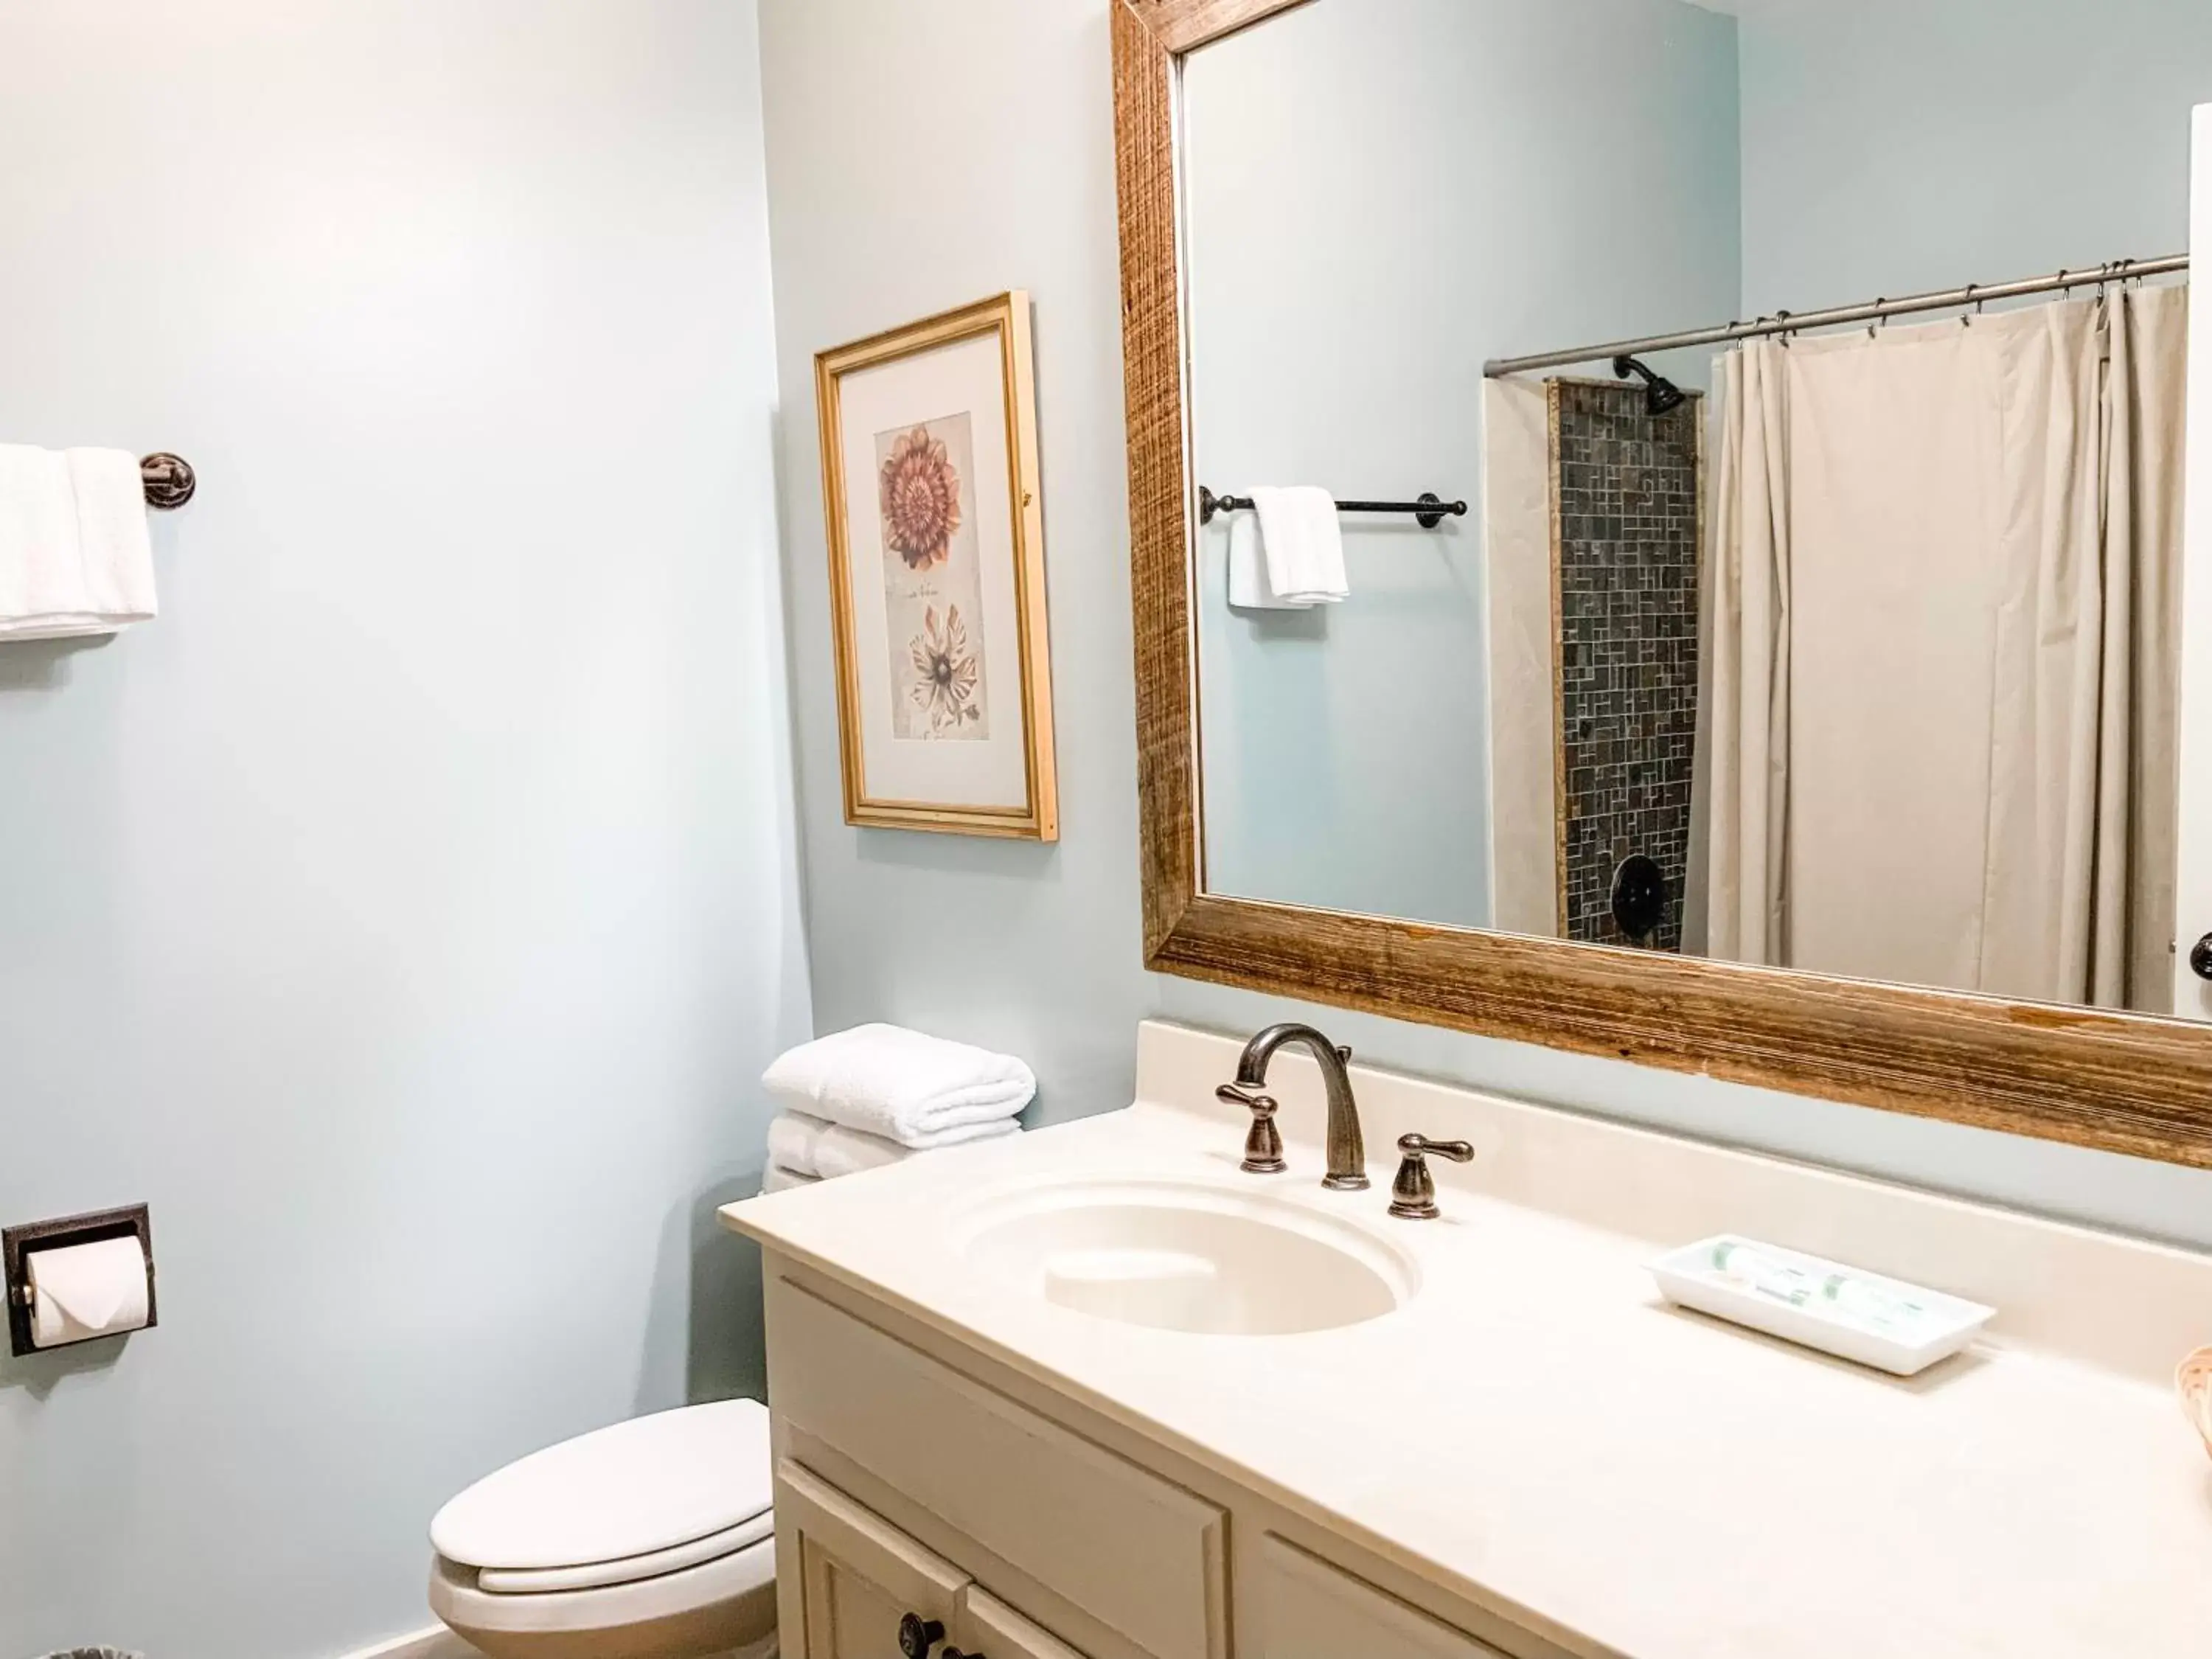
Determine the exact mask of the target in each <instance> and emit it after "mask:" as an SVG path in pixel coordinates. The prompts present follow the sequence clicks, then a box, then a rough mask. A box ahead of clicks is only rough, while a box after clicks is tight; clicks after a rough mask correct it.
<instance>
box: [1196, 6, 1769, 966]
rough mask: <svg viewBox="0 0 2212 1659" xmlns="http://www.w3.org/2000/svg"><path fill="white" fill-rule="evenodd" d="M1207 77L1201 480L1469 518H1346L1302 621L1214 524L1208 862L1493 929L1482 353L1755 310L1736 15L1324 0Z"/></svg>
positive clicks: (1222, 49)
mask: <svg viewBox="0 0 2212 1659" xmlns="http://www.w3.org/2000/svg"><path fill="white" fill-rule="evenodd" d="M1183 88H1184V95H1183V105H1184V122H1185V129H1184V141H1183V142H1184V150H1183V154H1184V158H1185V187H1184V188H1185V203H1186V216H1187V220H1188V248H1189V252H1188V272H1189V283H1190V295H1191V317H1192V327H1191V388H1192V390H1191V409H1192V411H1193V416H1194V418H1193V429H1192V438H1193V443H1194V456H1195V465H1196V469H1197V477H1199V478H1200V480H1201V481H1203V482H1206V483H1210V484H1212V487H1213V488H1214V489H1217V490H1242V489H1245V488H1246V487H1248V486H1249V485H1250V484H1253V483H1313V484H1320V485H1322V486H1324V487H1326V488H1328V489H1332V490H1333V491H1334V493H1335V494H1337V495H1340V496H1393V497H1399V498H1410V497H1412V496H1414V495H1419V494H1420V493H1422V491H1424V490H1431V489H1432V490H1435V491H1437V493H1438V494H1440V495H1443V496H1445V497H1447V498H1448V499H1462V498H1463V499H1465V500H1466V501H1468V503H1469V504H1470V506H1471V507H1472V508H1473V511H1472V513H1470V515H1469V516H1468V517H1467V518H1465V519H1462V520H1448V521H1447V522H1446V524H1445V525H1444V526H1443V528H1442V529H1441V530H1439V531H1437V532H1425V531H1423V530H1421V529H1420V528H1419V527H1418V526H1415V525H1413V524H1412V523H1411V522H1410V521H1408V520H1389V519H1360V518H1347V519H1346V520H1345V543H1346V564H1347V566H1348V573H1349V577H1350V581H1351V586H1352V595H1353V597H1352V602H1351V603H1350V604H1347V605H1342V606H1339V607H1336V608H1334V609H1329V610H1326V611H1311V612H1304V613H1283V612H1275V613H1266V612H1251V611H1231V610H1229V608H1228V605H1227V549H1228V534H1229V520H1228V519H1227V518H1221V519H1218V520H1216V521H1215V523H1214V525H1213V526H1212V528H1211V529H1210V530H1209V531H1207V532H1206V534H1205V537H1204V540H1203V545H1202V551H1201V557H1200V605H1199V609H1198V613H1197V614H1198V622H1199V638H1200V685H1201V698H1200V702H1201V705H1202V708H1203V712H1204V716H1205V721H1206V861H1207V875H1208V880H1209V884H1210V885H1211V886H1212V888H1213V889H1214V890H1217V891H1220V892H1225V893H1233V894H1238V895H1242V896H1251V897H1259V898H1267V899H1275V900H1279V901H1283V902H1290V903H1297V904H1311V905H1317V906H1320V907H1322V908H1332V909H1344V910H1360V911H1367V912H1370V913H1378V914H1382V915H1401V916H1408V917H1413V918H1415V919H1417V920H1420V921H1436V922H1445V923H1455V924H1458V925H1462V926H1467V927H1481V926H1485V925H1486V924H1487V923H1488V922H1489V921H1490V920H1491V916H1492V907H1491V895H1490V817H1491V800H1490V780H1489V769H1490V762H1489V756H1488V753H1487V736H1488V732H1489V729H1490V710H1489V691H1488V687H1489V680H1490V671H1489V660H1488V643H1487V630H1486V622H1485V617H1484V586H1485V584H1484V566H1483V554H1482V522H1483V520H1482V453H1483V439H1482V381H1481V374H1482V365H1483V363H1484V362H1485V361H1486V359H1488V358H1491V357H1496V356H1513V355H1515V354H1516V353H1521V352H1526V351H1531V350H1538V349H1546V348H1548V347H1551V346H1555V345H1559V344H1562V343H1575V342H1578V341H1583V340H1605V339H1620V338H1622V337H1627V336H1633V335H1637V334H1648V333H1651V332H1655V331H1661V330H1664V329H1669V328H1674V327H1677V326H1679V325H1681V323H1682V322H1683V320H1684V319H1706V318H1713V317H1726V316H1730V315H1733V314H1734V313H1735V307H1736V305H1737V301H1738V298H1739V294H1738V285H1739V270H1740V264H1741V260H1740V252H1739V249H1738V246H1737V234H1738V228H1739V225H1740V223H1741V199H1740V196H1739V192H1738V190H1737V182H1736V165H1737V156H1738V149H1739V147H1738V141H1737V132H1736V112H1735V106H1736V59H1735V22H1734V21H1733V20H1732V19H1729V18H1727V17H1723V16H1720V15H1717V14H1715V13H1713V12H1711V11H1704V10H1700V9H1698V8H1696V7H1694V6H1690V5H1686V4H1683V3H1680V0H1362V3H1359V4H1357V5H1345V4H1334V5H1331V4H1322V5H1312V6H1307V7H1304V8H1302V9H1297V10H1295V11H1291V12H1289V13H1286V14H1285V15H1282V16H1280V17H1279V18H1275V19H1273V20H1271V21H1269V22H1268V23H1267V25H1266V26H1265V27H1260V28H1255V29H1249V30H1246V31H1244V32H1243V33H1240V34H1236V35H1232V36H1231V37H1230V38H1229V39H1227V40H1223V41H1220V42H1218V43H1216V44H1215V45H1213V46H1208V47H1206V49H1205V50H1204V51H1202V52H1196V53H1194V54H1193V55H1192V57H1191V58H1190V60H1189V62H1188V66H1187V68H1186V70H1185V74H1184V82H1183ZM1589 372H1591V373H1595V374H1604V373H1606V372H1607V370H1606V367H1605V365H1603V364H1595V365H1592V366H1591V367H1590V370H1589Z"/></svg>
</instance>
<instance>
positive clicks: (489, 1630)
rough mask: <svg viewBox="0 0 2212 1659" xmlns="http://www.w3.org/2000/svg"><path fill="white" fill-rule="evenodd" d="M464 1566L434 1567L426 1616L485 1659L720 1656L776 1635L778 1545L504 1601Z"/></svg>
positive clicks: (770, 1541)
mask: <svg viewBox="0 0 2212 1659" xmlns="http://www.w3.org/2000/svg"><path fill="white" fill-rule="evenodd" d="M476 1577H477V1575H476V1573H475V1571H474V1570H473V1569H471V1568H468V1567H463V1566H458V1565H455V1564H454V1563H453V1562H451V1561H448V1560H446V1559H443V1558H442V1557H441V1558H437V1559H434V1560H433V1562H432V1563H431V1568H430V1594H429V1601H430V1610H431V1612H433V1613H436V1614H437V1615H438V1617H439V1618H440V1619H441V1620H443V1621H444V1622H445V1624H446V1625H447V1626H449V1627H450V1628H451V1629H453V1631H455V1632H459V1634H460V1635H461V1636H462V1637H464V1638H466V1639H467V1640H468V1641H469V1642H470V1643H471V1644H473V1645H474V1646H475V1647H476V1648H477V1649H478V1650H481V1651H482V1652H483V1653H486V1654H489V1655H490V1656H492V1659H671V1656H678V1655H684V1654H721V1653H727V1652H729V1651H731V1650H734V1649H740V1648H744V1647H746V1646H748V1645H749V1644H753V1643H757V1642H760V1641H762V1640H763V1639H764V1638H769V1637H770V1636H772V1635H773V1634H774V1632H775V1539H774V1538H773V1537H770V1538H764V1539H763V1540H762V1541H760V1542H759V1543H757V1544H755V1545H753V1546H752V1547H750V1548H749V1549H742V1550H739V1551H738V1552H737V1553H735V1554H732V1555H726V1556H723V1557H721V1558H720V1559H719V1560H714V1561H707V1562H702V1564H701V1565H698V1566H696V1567H685V1568H683V1569H681V1570H679V1571H675V1572H667V1573H663V1574H661V1575H660V1576H659V1577H657V1578H644V1579H640V1580H639V1581H638V1582H636V1583H629V1584H613V1585H609V1586H607V1587H605V1588H603V1589H578V1590H547V1591H544V1592H542V1593H540V1594H538V1595H495V1594H493V1593H491V1592H489V1591H488V1590H484V1589H480V1588H479V1587H478V1586H477V1583H476V1582H475V1581H476Z"/></svg>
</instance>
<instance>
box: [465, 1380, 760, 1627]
mask: <svg viewBox="0 0 2212 1659" xmlns="http://www.w3.org/2000/svg"><path fill="white" fill-rule="evenodd" d="M769 1465H770V1455H769V1414H768V1409H767V1407H764V1406H763V1405H762V1404H761V1403H760V1402H759V1401H756V1400H728V1401H719V1402H717V1403H715V1404H713V1405H707V1406H687V1407H683V1408H682V1409H680V1410H677V1411H668V1412H660V1413H655V1414H654V1415H653V1416H650V1417H641V1418H636V1419H633V1420H631V1421H629V1422H627V1423H617V1424H615V1425H612V1426H611V1427H610V1428H604V1429H598V1430H594V1431H592V1433H590V1434H586V1435H580V1436H579V1437H577V1438H575V1439H574V1440H566V1441H563V1442H562V1443H560V1444H559V1445H557V1446H549V1447H547V1448H546V1449H544V1451H540V1452H533V1453H532V1454H531V1455H529V1456H527V1457H525V1458H523V1459H521V1460H520V1462H513V1463H510V1464H508V1465H507V1467H506V1468H503V1469H501V1470H499V1471H498V1472H497V1473H495V1474H489V1475H487V1476H485V1477H484V1479H483V1480H479V1481H477V1484H476V1485H474V1486H471V1487H470V1488H469V1489H468V1490H467V1491H466V1492H463V1493H462V1494H461V1495H460V1496H459V1497H458V1498H454V1499H453V1501H452V1502H451V1503H449V1504H447V1505H446V1506H445V1508H443V1509H441V1510H439V1511H438V1513H437V1516H436V1518H435V1519H434V1520H433V1521H432V1522H430V1544H431V1547H432V1549H433V1550H435V1557H434V1559H433V1560H432V1562H431V1566H430V1610H431V1611H432V1612H433V1613H436V1614H437V1615H438V1617H439V1618H440V1619H441V1620H444V1621H445V1623H446V1624H447V1626H450V1627H451V1628H452V1629H453V1631H454V1632H456V1633H457V1634H459V1636H461V1637H463V1638H465V1639H466V1640H467V1641H469V1642H471V1643H472V1644H475V1645H476V1646H477V1647H478V1648H480V1649H482V1650H483V1651H484V1652H485V1653H487V1654H489V1655H491V1656H492V1659H708V1656H710V1655H720V1654H726V1653H731V1652H732V1651H738V1652H741V1653H743V1654H744V1655H745V1656H746V1659H770V1656H773V1654H774V1653H775V1513H774V1510H773V1508H772V1507H771V1506H772V1503H773V1497H774V1493H773V1488H772V1486H771V1484H770V1474H769Z"/></svg>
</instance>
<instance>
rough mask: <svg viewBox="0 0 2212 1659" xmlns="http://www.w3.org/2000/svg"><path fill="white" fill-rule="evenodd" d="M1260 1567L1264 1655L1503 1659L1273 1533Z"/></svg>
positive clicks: (1289, 1658) (1288, 1658) (1274, 1658)
mask: <svg viewBox="0 0 2212 1659" xmlns="http://www.w3.org/2000/svg"><path fill="white" fill-rule="evenodd" d="M1259 1568H1260V1571H1259V1577H1260V1583H1259V1585H1258V1586H1257V1591H1258V1593H1257V1595H1256V1596H1255V1600H1256V1601H1257V1602H1258V1604H1259V1607H1260V1625H1261V1632H1260V1653H1261V1655H1264V1656H1265V1659H1508V1656H1507V1655H1505V1654H1504V1653H1502V1652H1500V1651H1499V1650H1498V1649H1496V1648H1493V1647H1492V1646H1491V1645H1490V1644H1488V1643H1487V1642H1478V1641H1476V1640H1475V1639H1474V1638H1473V1637H1472V1636H1469V1635H1468V1633H1467V1632H1465V1631H1462V1630H1455V1629H1454V1628H1453V1627H1452V1626H1449V1625H1447V1624H1445V1623H1443V1621H1442V1620H1436V1619H1431V1618H1430V1617H1429V1615H1428V1614H1427V1613H1423V1612H1421V1611H1420V1610H1419V1608H1418V1607H1408V1606H1407V1604H1406V1603H1405V1602H1403V1601H1400V1600H1399V1599H1398V1598H1397V1597H1396V1596H1395V1595H1388V1594H1386V1593H1384V1592H1383V1591H1382V1590H1379V1589H1376V1588H1375V1586H1374V1585H1372V1584H1370V1583H1368V1582H1367V1581H1366V1580H1365V1579H1364V1578H1358V1577H1354V1576H1353V1575H1352V1574H1351V1573H1348V1572H1346V1571H1344V1569H1343V1568H1341V1567H1337V1566H1332V1565H1329V1564H1328V1562H1326V1561H1324V1560H1322V1559H1321V1558H1320V1557H1319V1556H1317V1555H1310V1554H1308V1553H1306V1552H1305V1551H1304V1550H1302V1549H1300V1548H1299V1547H1297V1545H1295V1544H1291V1543H1285V1541H1283V1540H1282V1539H1279V1538H1278V1537H1276V1536H1274V1535H1273V1534H1272V1533H1271V1534H1268V1535H1267V1537H1266V1538H1265V1539H1263V1540H1261V1545H1260V1559H1259ZM988 1659H998V1656H996V1655H995V1654H994V1655H990V1656H988Z"/></svg>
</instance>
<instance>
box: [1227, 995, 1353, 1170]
mask: <svg viewBox="0 0 2212 1659" xmlns="http://www.w3.org/2000/svg"><path fill="white" fill-rule="evenodd" d="M1292 1043H1296V1044H1299V1045H1301V1046H1303V1047H1304V1048H1309V1049H1310V1050H1312V1052H1313V1057H1314V1059H1315V1060H1316V1061H1318V1062H1319V1063H1320V1066H1321V1080H1322V1087H1323V1088H1325V1089H1326V1090H1327V1091H1328V1174H1327V1175H1326V1176H1322V1183H1321V1184H1322V1186H1324V1187H1331V1188H1335V1189H1336V1190H1337V1191H1339V1192H1357V1191H1358V1190H1359V1189H1360V1188H1364V1187H1365V1186H1366V1185H1367V1150H1366V1147H1365V1146H1364V1143H1363V1142H1362V1141H1361V1139H1360V1135H1359V1103H1358V1101H1356V1100H1354V1099H1353V1098H1352V1073H1350V1072H1348V1071H1346V1069H1345V1063H1346V1061H1347V1060H1350V1059H1351V1058H1352V1050H1351V1049H1349V1048H1338V1047H1337V1046H1336V1045H1335V1044H1334V1043H1333V1042H1330V1041H1329V1040H1328V1038H1327V1037H1325V1036H1322V1034H1321V1033H1320V1032H1319V1031H1316V1030H1314V1028H1313V1027H1312V1026H1310V1025H1296V1024H1284V1025H1270V1026H1269V1027H1268V1028H1267V1030H1264V1031H1262V1032H1261V1033H1260V1035H1259V1036H1255V1037H1254V1038H1253V1039H1252V1040H1251V1041H1250V1042H1248V1043H1246V1044H1245V1045H1244V1054H1243V1058H1242V1059H1241V1060H1238V1061H1237V1081H1236V1082H1234V1083H1225V1084H1223V1085H1221V1086H1220V1087H1219V1088H1218V1089H1216V1090H1215V1091H1213V1092H1214V1093H1215V1095H1216V1096H1217V1097H1219V1098H1221V1099H1223V1100H1226V1101H1231V1102H1234V1103H1236V1104H1237V1105H1239V1106H1246V1107H1249V1108H1250V1109H1252V1111H1253V1114H1254V1115H1255V1118H1256V1119H1257V1120H1259V1121H1257V1122H1255V1126H1254V1127H1255V1132H1256V1131H1257V1130H1258V1129H1259V1128H1261V1127H1262V1126H1263V1125H1264V1127H1266V1128H1267V1131H1268V1132H1269V1134H1270V1136H1272V1133H1273V1118H1274V1115H1275V1103H1274V1102H1273V1101H1272V1100H1270V1099H1268V1098H1267V1097H1266V1096H1265V1095H1262V1094H1261V1093H1260V1092H1259V1091H1260V1090H1261V1088H1263V1087H1264V1086H1265V1085H1266V1084H1267V1062H1268V1061H1270V1060H1273V1059H1274V1057H1275V1050H1277V1049H1278V1048H1283V1047H1285V1046H1286V1045H1289V1044H1292ZM1263 1108H1264V1110H1263ZM1275 1146H1276V1150H1275V1156H1274V1158H1273V1161H1272V1163H1270V1162H1267V1161H1266V1160H1264V1159H1263V1160H1260V1161H1257V1162H1255V1161H1254V1158H1253V1154H1252V1152H1251V1151H1250V1149H1249V1147H1248V1150H1247V1154H1246V1157H1247V1161H1246V1164H1245V1168H1247V1169H1255V1170H1261V1172H1263V1173H1264V1172H1268V1171H1271V1170H1279V1169H1281V1168H1282V1162H1281V1146H1280V1143H1279V1141H1278V1142H1276V1143H1275Z"/></svg>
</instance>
